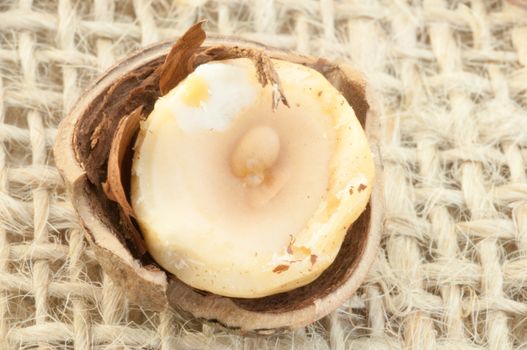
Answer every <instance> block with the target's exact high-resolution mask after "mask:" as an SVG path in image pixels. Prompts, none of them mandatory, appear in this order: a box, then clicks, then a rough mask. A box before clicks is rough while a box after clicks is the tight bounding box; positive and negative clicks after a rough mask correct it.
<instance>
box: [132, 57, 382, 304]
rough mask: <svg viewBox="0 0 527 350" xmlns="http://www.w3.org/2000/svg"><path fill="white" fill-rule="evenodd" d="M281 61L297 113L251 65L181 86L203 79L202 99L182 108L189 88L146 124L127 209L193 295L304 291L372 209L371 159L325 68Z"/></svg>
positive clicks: (221, 65)
mask: <svg viewBox="0 0 527 350" xmlns="http://www.w3.org/2000/svg"><path fill="white" fill-rule="evenodd" d="M274 64H275V68H276V70H277V72H278V74H279V76H280V79H281V82H282V84H283V88H284V91H285V94H286V95H287V98H288V101H289V103H290V105H291V108H286V107H284V106H283V105H280V106H279V107H278V109H277V111H276V112H273V111H272V109H271V87H269V86H268V87H265V88H262V87H261V86H260V85H258V84H257V83H256V79H255V76H256V73H255V70H254V67H253V65H252V63H251V62H250V61H248V60H246V59H238V60H227V61H222V62H214V63H211V64H205V65H202V66H200V67H198V69H196V71H195V72H194V73H192V74H191V75H189V77H187V79H186V80H185V81H186V82H189V81H192V79H194V76H193V75H196V76H199V77H200V79H203V81H205V82H206V85H207V87H208V96H207V98H206V99H205V100H201V101H200V103H198V105H196V106H194V107H189V105H184V104H183V103H181V101H182V100H181V96H182V94H183V93H184V89H185V85H186V83H185V82H182V83H181V84H180V85H178V86H177V87H176V88H174V89H173V90H172V91H171V92H170V93H169V94H167V96H165V97H163V98H161V99H160V100H159V101H158V102H157V104H156V107H155V109H154V111H153V112H152V114H151V115H150V116H149V117H148V120H147V121H146V122H145V123H144V124H143V125H142V128H141V132H140V136H139V138H138V141H137V144H136V154H135V157H134V164H133V169H134V171H133V174H134V175H133V176H132V204H133V206H134V209H135V211H136V213H137V215H138V222H139V224H140V226H141V229H142V232H143V234H144V236H145V241H146V243H147V245H148V249H149V251H150V252H151V254H152V256H153V257H154V259H155V260H156V261H157V262H158V263H160V265H161V266H163V267H164V268H165V269H167V270H168V271H170V272H172V273H173V274H175V275H176V276H177V277H178V278H179V279H181V280H182V281H184V282H185V283H187V284H189V285H191V286H193V287H195V288H198V289H203V290H207V291H210V292H212V293H216V294H221V295H226V296H234V297H241V298H254V297H262V296H266V295H271V294H274V293H279V292H283V291H287V290H290V289H293V288H296V287H298V286H301V285H305V284H307V283H309V282H311V281H313V280H314V279H315V278H316V277H318V276H319V275H320V274H321V273H322V271H324V269H326V268H327V267H328V266H329V265H330V264H331V262H332V261H333V260H334V259H335V257H336V255H337V253H338V250H339V247H340V245H341V243H342V240H343V238H344V236H345V234H346V229H344V228H343V227H346V228H347V227H348V226H349V225H350V224H351V223H352V222H353V221H354V220H356V219H357V217H358V216H359V215H360V213H362V211H363V210H364V208H365V206H366V204H367V202H368V199H369V195H370V191H371V186H370V184H371V183H373V177H374V173H373V162H372V159H371V152H370V150H369V146H368V143H367V141H366V137H365V135H364V132H363V130H362V128H361V126H360V124H359V122H358V120H357V118H356V117H355V114H354V112H353V110H352V108H351V107H350V106H349V104H348V103H347V102H346V101H345V100H344V99H343V97H342V96H341V95H340V93H339V92H338V91H337V90H336V89H335V88H334V87H333V86H331V84H330V83H329V82H328V81H327V80H326V79H325V78H324V77H323V76H322V75H321V74H319V73H318V72H316V71H314V70H312V69H310V68H307V67H304V66H301V65H296V64H293V63H289V62H284V61H274ZM233 73H236V74H233ZM221 86H223V88H219V87H221ZM198 90H199V89H198ZM320 91H322V93H321V94H319V92H320ZM178 101H180V102H178ZM342 102H344V103H342ZM262 128H263V129H262ZM255 130H256V131H258V130H260V131H261V130H266V131H265V132H263V133H262V134H263V136H262V135H260V136H257V137H253V136H254V131H255ZM247 135H248V136H247ZM251 135H252V136H251ZM256 135H258V133H256ZM270 135H271V136H270ZM273 135H274V136H273ZM275 136H276V137H275ZM244 137H248V138H247V140H248V141H247V140H246V141H243V140H244ZM251 159H253V160H254V159H255V160H254V161H252V162H251V161H250V160H251ZM139 174H140V176H138V175H139ZM247 176H256V177H255V179H256V180H254V179H253V180H254V181H253V182H250V183H248V182H247V180H248V179H247ZM357 182H361V183H362V182H364V183H365V185H366V188H364V189H363V190H362V191H360V192H359V191H353V193H351V192H350V191H349V186H351V185H352V184H356V183H357ZM354 186H356V185H354ZM332 198H333V199H334V200H335V202H334V203H333V204H334V207H333V208H332V210H330V211H328V203H329V202H328V201H329V200H330V199H332ZM291 235H293V237H294V240H295V242H294V246H293V247H292V252H293V254H289V253H288V246H289V245H290V243H291ZM311 255H316V257H317V258H316V262H315V263H314V264H313V263H312V261H311ZM292 259H295V260H298V261H296V262H294V263H292V262H291V261H292ZM278 265H287V266H288V267H287V269H286V270H284V271H280V272H278V273H277V272H274V270H275V269H276V267H277V266H278Z"/></svg>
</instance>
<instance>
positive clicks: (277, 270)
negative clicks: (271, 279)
mask: <svg viewBox="0 0 527 350" xmlns="http://www.w3.org/2000/svg"><path fill="white" fill-rule="evenodd" d="M287 270H289V265H278V266H276V267H275V268H274V269H273V272H275V273H282V272H284V271H287Z"/></svg>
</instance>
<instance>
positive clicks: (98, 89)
mask: <svg viewBox="0 0 527 350" xmlns="http://www.w3.org/2000/svg"><path fill="white" fill-rule="evenodd" d="M171 44H172V42H163V43H160V44H156V45H154V46H151V47H149V48H146V49H144V50H142V51H139V52H137V53H135V54H133V55H131V56H129V57H128V58H126V59H125V60H123V61H121V62H119V63H118V64H117V65H115V66H114V67H113V68H111V69H110V70H108V71H107V72H106V73H104V74H103V76H102V77H101V78H99V79H98V80H97V81H95V82H94V83H93V85H92V86H90V87H89V88H88V89H87V90H86V91H85V93H84V94H83V95H82V97H81V98H80V99H79V101H77V103H76V104H75V107H74V108H73V110H72V111H71V112H70V113H69V115H68V116H67V117H66V118H65V119H64V120H63V121H62V123H61V125H60V127H59V132H58V135H57V139H56V143H55V148H54V153H55V159H56V164H57V167H58V168H59V170H60V172H61V174H62V176H63V177H64V179H65V180H66V183H67V188H68V192H69V194H70V196H71V198H72V201H73V205H74V207H75V209H76V211H77V214H78V216H79V218H80V222H81V223H82V226H83V227H84V230H85V233H86V237H87V239H88V241H89V242H90V244H91V246H92V248H93V249H94V251H95V254H96V256H97V259H98V261H99V262H100V264H101V266H102V267H103V269H104V270H105V271H106V273H107V274H108V275H109V276H110V277H111V278H112V279H113V280H114V281H115V283H116V284H117V285H119V286H120V287H122V288H123V289H124V291H125V292H126V294H127V296H128V298H129V299H130V300H131V301H133V302H135V303H138V304H140V305H142V306H144V307H146V308H149V309H152V310H162V309H164V308H166V307H168V306H172V307H174V308H175V309H176V310H178V311H180V312H183V313H187V314H190V315H192V316H194V317H197V318H200V319H203V320H205V321H208V322H212V323H216V324H219V325H221V326H223V327H226V328H229V329H233V330H238V331H240V332H255V333H259V334H273V333H278V332H281V331H285V330H291V329H295V328H298V327H301V326H305V325H308V324H310V323H312V322H314V321H316V320H318V319H320V318H322V317H323V316H325V315H327V314H328V313H330V312H331V311H333V310H335V309H336V308H338V307H339V306H340V305H341V304H342V303H344V302H345V301H346V299H348V298H349V297H350V296H351V295H352V294H353V293H354V292H355V291H356V290H357V288H358V287H359V286H360V284H361V282H362V281H363V280H364V278H365V276H366V273H367V271H368V269H369V267H370V266H371V264H372V262H373V260H374V259H375V257H376V252H377V250H378V246H379V241H380V236H381V229H382V223H383V216H384V198H383V187H382V166H381V158H380V154H379V152H378V136H379V133H380V122H379V115H378V109H377V108H376V100H375V98H374V97H373V96H372V94H371V92H370V91H369V89H368V88H367V86H366V83H365V81H364V78H363V76H362V75H361V74H360V73H359V72H358V71H356V70H354V69H352V68H350V67H348V66H346V65H341V64H339V65H337V64H333V63H331V62H329V61H327V60H324V59H319V58H315V57H309V56H302V55H298V54H296V53H293V52H289V51H284V50H279V49H275V48H269V47H265V46H263V45H260V44H257V43H254V42H248V41H245V40H242V39H238V38H232V37H219V36H210V37H209V38H207V40H206V41H205V43H204V45H205V46H207V45H226V46H237V47H251V48H257V49H265V51H266V54H267V55H269V56H270V57H271V58H277V59H282V60H288V61H291V62H295V63H299V64H305V65H308V66H311V67H312V68H315V69H317V70H318V71H320V72H321V73H322V74H323V75H324V76H325V77H326V78H327V79H328V80H329V81H330V82H331V83H332V84H333V85H334V86H335V87H336V88H337V89H338V90H339V91H340V92H341V93H342V94H343V96H344V97H345V98H346V99H347V101H348V102H349V103H350V105H351V106H352V107H353V109H354V111H355V114H356V116H357V118H358V119H359V121H360V122H361V124H362V125H363V127H364V128H365V131H366V135H367V137H368V140H369V142H370V145H371V147H372V150H373V152H374V159H375V162H376V180H375V184H374V186H373V192H372V195H371V199H370V203H369V205H368V207H367V208H366V210H365V211H364V212H363V213H362V215H361V216H360V217H359V219H358V220H357V221H356V222H355V223H354V224H353V225H352V226H351V227H350V228H349V229H348V233H347V235H346V238H345V239H344V242H343V244H342V247H341V249H340V251H339V254H338V256H337V258H336V259H335V261H334V263H333V264H332V265H331V266H330V267H329V268H328V269H327V270H326V271H324V273H323V274H322V275H321V276H320V277H319V278H317V279H316V280H315V281H314V282H312V283H310V284H308V285H306V286H304V287H300V288H297V289H294V290H292V291H289V292H286V293H281V294H276V295H272V296H268V297H264V298H257V299H236V298H228V297H222V296H218V295H215V294H210V293H206V292H203V291H199V290H195V289H193V288H191V287H189V286H188V285H186V284H184V283H182V282H181V281H179V280H178V279H177V278H175V277H174V276H173V275H171V274H168V273H166V272H165V271H164V270H162V269H161V268H159V267H158V266H157V265H156V264H155V262H153V260H152V259H151V258H150V257H149V256H148V254H142V253H141V251H142V249H140V248H142V247H138V246H137V245H138V244H137V239H133V237H132V236H131V235H130V232H129V231H130V230H129V226H128V225H129V223H127V222H126V220H123V215H122V212H121V210H120V208H119V207H118V205H117V204H116V203H115V202H112V201H110V200H109V199H108V198H107V197H106V195H105V192H104V189H103V186H102V183H103V182H104V181H105V180H106V164H107V161H108V155H109V148H110V144H111V140H112V137H113V133H114V132H115V130H116V127H117V124H118V122H119V120H120V119H121V118H123V117H125V116H126V115H127V114H128V113H130V112H132V111H133V110H134V109H136V108H137V107H138V106H141V105H142V106H143V107H144V108H145V110H146V112H148V111H149V109H151V108H152V106H153V104H154V102H155V99H156V98H157V96H159V88H158V81H159V77H156V76H155V74H156V73H155V72H156V68H157V67H159V65H161V64H162V63H163V60H164V58H165V56H166V54H167V53H168V52H169V50H170V48H171ZM145 80H147V81H151V82H152V84H151V85H148V84H147V85H146V86H147V87H146V88H145V89H142V90H138V89H137V88H136V87H137V84H138V82H139V81H145ZM123 99H126V101H125V102H126V103H125V104H124V105H123ZM123 106H124V107H123ZM94 135H97V137H96V138H95V137H94Z"/></svg>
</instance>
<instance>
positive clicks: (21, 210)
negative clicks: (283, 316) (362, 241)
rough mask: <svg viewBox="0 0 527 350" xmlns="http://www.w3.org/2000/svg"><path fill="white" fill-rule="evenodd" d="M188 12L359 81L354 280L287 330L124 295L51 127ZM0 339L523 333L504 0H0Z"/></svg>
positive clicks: (522, 61)
mask: <svg viewBox="0 0 527 350" xmlns="http://www.w3.org/2000/svg"><path fill="white" fill-rule="evenodd" d="M202 18H207V19H208V20H209V21H208V24H207V29H208V31H209V32H219V33H222V34H237V35H240V36H243V37H245V38H249V39H253V40H257V41H261V42H263V43H266V44H270V45H273V46H278V47H285V48H291V49H295V50H297V51H300V52H302V53H310V54H313V55H322V56H326V57H329V58H333V59H340V60H345V61H348V62H351V63H352V64H353V65H354V66H356V67H357V68H359V69H362V70H363V71H364V72H365V73H366V74H367V76H368V80H369V82H370V83H371V84H372V86H373V87H374V89H375V90H377V92H378V95H379V99H380V100H379V101H378V103H379V105H380V106H381V113H382V120H383V127H384V133H383V145H382V155H383V162H384V166H385V172H386V180H385V181H386V183H385V187H386V197H387V217H386V221H385V225H384V226H385V227H384V232H383V240H382V247H381V250H380V252H379V254H378V258H377V261H376V263H375V264H374V266H373V268H372V270H371V272H370V274H369V276H368V278H367V280H366V281H365V283H364V285H363V286H362V288H361V289H359V291H358V292H357V293H356V294H355V295H354V296H353V297H352V298H351V299H350V300H349V301H348V302H347V303H346V304H345V305H343V306H342V307H341V308H340V309H339V310H338V311H337V312H334V313H333V314H331V315H330V316H328V317H326V318H325V319H323V320H322V321H320V322H317V323H315V324H313V325H311V326H309V327H307V328H305V329H300V330H298V331H296V332H295V333H291V334H286V335H282V336H274V337H267V338H255V337H243V336H237V335H231V334H228V333H225V332H223V331H220V330H216V329H215V328H212V327H210V326H207V325H202V324H201V323H199V322H197V321H195V320H189V319H185V318H183V317H182V316H180V315H178V314H176V313H173V312H170V311H167V312H164V313H154V312H149V311H148V310H144V309H142V308H141V307H139V306H137V305H134V304H132V303H130V302H128V301H127V300H126V298H125V297H124V296H123V292H122V291H121V290H119V289H117V288H115V286H114V285H113V284H112V281H111V280H110V279H109V278H108V277H107V276H106V275H105V274H104V273H103V272H102V271H101V269H100V267H99V266H98V264H97V262H96V261H95V259H94V254H93V252H92V250H91V249H90V248H89V246H87V243H86V241H85V240H84V238H83V233H82V231H81V229H80V227H79V224H78V221H77V219H76V217H75V214H74V211H73V208H72V205H71V203H70V202H69V201H68V198H67V196H66V194H65V192H64V185H63V182H62V180H61V178H60V176H59V174H58V172H57V170H56V168H55V167H54V160H53V156H52V153H51V147H52V144H53V141H54V137H55V135H56V131H57V125H58V123H59V122H60V120H61V119H62V118H63V117H64V116H65V114H66V113H67V111H68V110H69V109H70V108H71V106H72V105H73V104H74V103H75V100H76V98H77V97H78V96H79V95H81V94H82V91H83V88H84V87H86V86H87V83H88V82H89V81H90V80H92V79H94V78H95V77H96V76H97V75H98V74H100V73H101V72H103V71H104V70H105V69H106V68H108V67H109V66H110V65H111V64H112V63H114V62H116V60H118V59H119V58H121V57H123V56H125V55H127V54H129V53H130V52H132V51H133V50H135V49H138V48H140V47H143V46H145V45H149V44H152V43H154V42H156V41H158V40H161V39H166V38H176V37H177V35H178V34H181V33H182V31H183V30H184V29H185V28H187V27H188V26H189V25H191V24H192V23H193V22H195V21H196V20H198V19H202ZM0 34H1V35H0V144H1V147H0V349H2V350H4V349H11V348H15V349H18V348H23V349H29V348H31V349H32V348H39V349H49V348H59V349H72V348H75V349H163V350H168V349H202V348H204V349H329V348H331V349H402V348H411V349H434V348H440V349H510V348H527V321H526V317H527V288H526V287H527V176H526V164H527V6H525V2H522V0H515V1H510V2H501V1H496V0H489V1H484V0H472V1H468V0H467V1H462V0H456V1H451V2H447V1H442V0H423V1H417V0H416V1H410V0H408V1H405V0H393V1H388V0H386V1H381V0H370V1H362V0H350V1H344V0H343V1H335V2H333V1H329V0H320V1H315V0H307V1H302V0H289V1H288V0H275V1H268V0H253V1H205V0H203V1H191V0H189V1H171V0H163V1H150V0H134V1H119V2H112V1H110V0H86V1H82V0H77V1H75V0H58V1H50V0H33V1H31V0H19V1H16V0H1V1H0Z"/></svg>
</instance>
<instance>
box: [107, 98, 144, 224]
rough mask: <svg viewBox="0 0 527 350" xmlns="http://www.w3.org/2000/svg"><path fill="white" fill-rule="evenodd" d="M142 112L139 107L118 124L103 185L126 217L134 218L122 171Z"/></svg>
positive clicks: (141, 108)
mask: <svg viewBox="0 0 527 350" xmlns="http://www.w3.org/2000/svg"><path fill="white" fill-rule="evenodd" d="M142 112H143V106H139V107H137V108H136V109H135V110H134V111H133V112H132V113H130V114H129V115H127V116H126V117H124V118H122V119H121V120H120V121H119V124H117V130H116V132H115V134H114V137H113V140H112V145H111V147H110V154H109V156H108V175H107V179H106V182H105V183H103V190H104V193H105V194H106V196H107V197H108V198H109V199H111V200H112V201H114V202H117V203H118V204H119V205H120V206H121V209H122V210H123V212H124V214H125V215H127V216H132V217H135V214H134V209H133V208H132V206H131V205H130V201H129V200H128V195H127V191H126V190H125V186H124V185H123V174H122V170H123V165H124V164H123V163H124V161H125V156H126V154H127V152H130V150H131V148H132V141H133V140H134V139H135V136H136V135H137V131H138V130H139V122H140V121H141V119H142ZM129 161H131V160H129ZM127 178H129V176H127Z"/></svg>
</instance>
